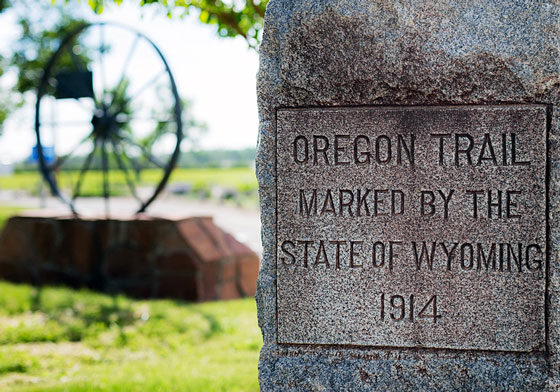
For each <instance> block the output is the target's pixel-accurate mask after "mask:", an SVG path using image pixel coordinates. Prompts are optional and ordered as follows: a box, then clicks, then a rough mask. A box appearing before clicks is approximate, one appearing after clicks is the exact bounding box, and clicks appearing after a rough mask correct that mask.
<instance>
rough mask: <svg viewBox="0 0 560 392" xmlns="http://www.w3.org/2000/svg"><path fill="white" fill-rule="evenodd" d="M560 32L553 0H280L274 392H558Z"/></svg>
mask: <svg viewBox="0 0 560 392" xmlns="http://www.w3.org/2000/svg"><path fill="white" fill-rule="evenodd" d="M559 28H560V4H558V3H557V2H552V1H542V2H530V1H515V2H494V1H489V0H482V1H477V2H474V1H459V2H454V3H448V2H436V1H423V2H420V1H407V2H400V1H375V2H372V1H347V0H326V1H318V0H304V1H297V2H296V1H290V0H271V1H270V3H269V5H268V9H267V13H266V18H265V33H264V39H263V43H262V46H261V49H260V56H261V57H260V70H259V75H258V98H259V111H260V133H259V147H258V158H257V174H258V179H259V183H260V196H261V212H262V222H263V232H262V236H263V245H264V255H263V260H262V265H261V269H260V272H259V278H258V290H257V303H258V310H259V323H260V326H261V329H262V332H263V337H264V346H263V348H262V351H261V355H260V361H259V378H260V384H261V388H262V390H264V391H342V390H344V391H349V390H352V391H368V390H371V391H416V390H422V391H490V390H491V391H506V390H515V391H535V390H548V391H555V390H559V377H560V374H559V371H560V368H559V365H560V362H559V350H560V335H559V332H560V325H559V319H558V317H559V313H558V311H559V309H560V308H559V306H558V292H559V289H560V279H559V278H558V274H559V272H560V269H559V267H560V265H559V261H560V260H559V248H558V245H559V238H558V237H559V235H560V222H559V220H558V208H559V205H558V201H559V200H558V191H559V189H558V181H557V178H558V175H559V173H560V171H559V169H558V167H559V163H560V162H559V157H560V156H559V149H558V148H559V145H558V135H559V130H560V128H559V127H560V116H559V115H558V107H557V105H558V104H559V103H560V44H559V43H558V37H560V31H559Z"/></svg>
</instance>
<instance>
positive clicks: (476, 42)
mask: <svg viewBox="0 0 560 392" xmlns="http://www.w3.org/2000/svg"><path fill="white" fill-rule="evenodd" d="M559 23H560V4H559V3H558V2H556V1H542V2H532V1H516V2H495V1H490V0H482V1H477V2H474V1H460V2H453V3H449V2H436V1H423V2H420V1H405V2H401V1H378V2H371V1H348V0H325V1H317V0H303V1H290V0H271V1H270V3H269V5H268V9H267V14H266V19H265V33H264V38H263V43H262V46H261V49H260V55H261V60H260V61H261V64H260V70H259V75H258V100H259V115H260V132H259V143H258V156H257V175H258V179H259V185H260V198H261V219H262V223H263V228H262V239H263V247H264V252H263V261H262V264H261V269H260V272H259V279H258V291H257V303H258V310H259V324H260V326H261V329H262V332H263V338H264V346H263V349H262V351H261V356H260V361H259V378H260V383H261V389H262V390H265V391H275V390H278V391H308V390H312V391H321V390H324V391H329V390H355V391H362V390H371V391H415V390H423V391H437V390H445V391H482V390H492V391H506V390H516V391H533V390H543V389H547V390H550V391H552V390H558V385H559V379H560V378H559V369H560V360H559V356H558V355H559V349H560V335H559V332H560V325H559V316H560V314H559V313H558V311H559V307H558V305H557V304H558V301H559V298H558V294H559V291H560V278H559V274H558V271H559V267H560V265H559V261H560V259H559V256H560V255H559V248H558V244H559V241H560V238H559V235H560V224H559V221H558V217H559V216H560V215H559V212H560V211H559V204H558V194H559V190H560V189H559V188H558V177H559V170H558V169H559V167H560V166H559V163H560V162H559V150H558V147H559V145H558V137H559V131H560V129H559V124H560V122H559V120H560V117H559V115H558V108H557V105H558V104H559V103H560V71H559V69H560V53H559V49H560V44H559V42H558V37H559V36H560V31H559V27H560V24H559ZM506 104H507V105H512V104H539V105H546V107H547V116H546V117H547V127H548V159H547V167H548V169H549V170H548V174H547V175H548V199H547V200H546V203H545V204H546V205H545V211H546V212H547V213H548V217H547V218H548V233H547V234H548V235H547V237H548V238H546V242H548V248H547V252H548V258H547V263H546V264H547V275H546V276H545V277H543V276H538V274H536V275H535V278H536V280H535V283H536V285H537V287H538V288H537V289H536V291H535V292H534V295H535V296H542V295H543V293H544V295H546V297H545V301H546V302H547V308H546V309H547V310H546V313H545V318H546V324H545V325H546V330H545V331H544V335H545V336H544V341H545V343H546V350H545V351H541V350H539V349H537V350H534V349H529V351H526V352H509V351H508V350H507V348H506V349H505V350H504V347H503V346H502V344H505V345H508V344H511V345H513V346H515V345H516V344H517V343H515V338H514V337H513V336H512V338H511V339H509V340H508V339H506V336H505V335H504V334H503V332H504V331H503V330H500V328H499V327H498V328H497V329H495V330H496V333H497V334H498V335H501V338H498V339H497V340H495V342H497V344H495V345H493V343H490V345H491V346H492V347H487V348H491V349H500V347H501V349H502V350H504V351H496V352H491V351H486V350H472V348H473V347H471V348H470V349H468V350H463V349H460V347H459V346H463V344H461V343H457V344H456V346H453V345H451V346H453V348H455V349H450V348H451V347H449V346H447V347H448V348H433V346H431V347H432V348H422V347H425V346H426V345H421V344H420V345H419V346H420V348H418V347H417V346H418V345H412V344H410V345H409V344H406V346H414V347H401V348H395V347H388V346H383V347H382V344H381V343H384V342H386V340H384V339H388V337H387V336H386V337H385V338H383V339H381V338H380V339H379V340H378V342H379V343H380V345H376V344H375V342H374V343H373V344H372V341H371V340H370V339H366V341H364V342H362V343H364V345H363V346H355V345H354V344H356V342H355V341H353V340H352V339H353V337H348V336H346V337H345V339H346V341H344V343H345V345H342V346H339V345H333V344H332V340H333V338H334V337H337V339H338V336H337V335H336V333H335V334H334V335H331V336H330V337H329V338H328V339H327V340H326V341H324V340H323V341H322V342H320V340H321V339H324V336H325V335H324V334H325V333H328V332H329V331H331V332H332V331H335V329H334V328H333V326H331V325H327V324H324V322H325V321H326V320H327V316H326V315H321V316H317V317H318V318H317V319H316V320H319V322H317V323H316V324H315V325H313V328H314V330H315V331H316V333H317V334H316V335H314V334H315V332H313V331H311V332H309V329H308V330H307V332H306V331H305V330H304V328H300V330H299V335H298V336H299V337H298V339H299V338H301V336H302V334H303V335H305V333H308V336H307V337H306V340H305V341H303V340H302V341H298V343H299V344H290V343H282V335H281V334H282V333H284V335H283V336H284V339H285V340H284V341H285V342H286V339H287V338H289V339H287V340H292V341H293V340H296V339H291V338H293V337H294V335H295V334H297V333H298V332H297V331H295V332H292V331H288V329H287V328H286V329H284V330H283V329H282V325H283V324H282V321H281V320H280V319H279V318H278V314H279V313H278V312H280V314H281V309H278V308H277V300H278V299H279V298H278V295H277V290H278V289H279V288H280V289H281V288H288V286H286V285H284V286H283V285H282V284H283V283H282V281H279V280H278V279H279V277H280V276H281V273H279V271H278V269H277V260H276V257H277V255H279V249H278V246H279V244H278V243H277V240H278V241H279V240H280V239H279V238H278V237H277V235H278V234H279V233H280V231H278V232H277V223H278V224H280V222H277V213H281V212H280V210H278V209H277V208H276V206H277V201H278V200H277V190H278V189H277V185H278V183H277V180H278V179H279V177H277V171H276V167H277V164H279V163H280V162H279V161H278V162H277V160H276V157H277V156H276V153H277V152H276V146H277V143H278V145H282V144H281V141H280V140H277V136H278V135H279V134H280V133H279V130H278V129H277V117H276V116H277V113H278V112H279V111H278V109H281V108H330V107H354V106H411V105H415V106H429V105H438V106H452V105H481V106H486V105H506ZM524 118H526V117H524ZM330 131H331V130H323V132H330ZM542 131H543V130H542V127H541V126H538V127H536V128H535V129H534V132H536V133H540V134H542ZM440 132H442V133H445V132H448V131H447V130H440ZM539 143H541V142H539ZM538 146H539V147H538V148H541V147H542V143H541V144H538ZM537 155H538V153H537ZM538 159H539V161H540V160H541V159H542V156H541V158H538ZM540 167H542V165H541V166H540ZM335 172H336V170H334V171H332V173H335ZM428 174H429V173H428ZM541 175H542V174H539V176H541ZM333 176H334V174H333ZM339 177H342V178H343V179H344V178H345V177H344V176H342V175H341V176H339ZM513 178H514V177H512V179H513ZM522 178H525V177H522ZM541 180H542V179H541ZM541 180H536V181H535V182H534V184H535V185H537V187H540V188H538V189H537V191H536V194H537V195H538V194H541V195H542V182H541ZM317 181H319V180H317ZM397 181H398V180H397ZM488 181H492V180H491V179H490V180H488ZM485 184H492V182H486V183H485ZM519 184H520V185H521V186H525V185H527V184H524V183H519ZM352 185H354V188H356V186H355V184H354V183H352ZM302 186H305V185H302ZM300 187H301V186H300ZM322 187H323V188H327V187H328V186H326V185H323V186H322ZM364 187H365V186H364ZM339 188H341V187H340V186H338V187H337V189H339ZM446 189H447V188H446ZM481 189H482V188H481ZM280 190H281V188H280ZM278 197H281V192H280V193H279V194H278ZM294 200H296V201H295V202H294ZM535 200H536V199H535ZM296 203H297V199H296V198H294V197H293V195H292V204H296ZM535 203H536V204H534V205H535V206H536V207H537V208H538V209H539V211H537V212H535V214H536V215H534V217H535V219H537V220H539V221H540V223H538V224H537V225H536V226H535V227H537V228H536V229H534V228H533V227H531V228H529V230H533V229H534V230H537V231H535V235H536V234H537V233H541V232H542V230H543V227H542V215H540V214H542V212H543V211H542V208H541V207H542V200H541V201H535ZM527 206H528V205H527ZM291 208H295V207H294V205H292V206H291ZM292 215H293V211H292ZM489 226H490V227H489V228H484V229H482V233H478V232H477V233H476V235H481V234H482V235H483V233H484V232H485V231H484V230H489V231H491V232H495V231H496V229H495V228H493V227H492V225H489ZM480 228H481V226H475V227H473V229H475V230H479V229H480ZM337 229H338V228H337V227H335V226H332V225H331V226H327V227H325V228H321V230H325V231H327V230H332V232H333V233H337V232H336V230H337ZM436 229H437V227H436ZM279 230H280V229H279ZM286 230H288V229H286ZM293 230H294V233H296V234H297V233H300V232H297V230H305V228H299V227H294V228H293ZM465 230H466V229H465ZM524 230H525V227H523V228H522V229H521V230H520V232H519V235H520V236H523V235H524V234H525V233H523V231H524ZM436 231H437V230H436ZM509 231H510V228H508V227H507V225H506V232H509ZM486 232H487V233H488V231H486ZM284 239H285V238H283V239H282V240H284ZM296 239H297V238H296ZM300 239H303V240H306V238H300ZM419 240H421V239H419ZM535 240H536V241H538V242H539V243H542V239H541V238H536V237H535ZM472 241H473V242H474V241H475V238H472ZM315 250H317V248H315ZM331 252H332V250H331ZM330 256H332V253H329V257H330ZM313 262H315V260H313ZM279 265H280V264H279ZM322 266H323V268H324V264H323V265H322ZM514 276H516V279H521V280H522V279H524V278H523V277H521V275H519V274H518V275H515V274H514ZM543 279H545V287H544V290H543V287H542V284H543ZM319 282H324V279H323V280H321V279H319ZM300 283H301V282H300ZM338 283H339V282H337V281H334V282H333V284H334V286H332V289H333V290H336V289H337V286H336V284H338ZM527 283H529V281H528V282H527ZM300 286H301V284H300ZM300 286H297V287H300ZM297 287H296V286H294V288H297ZM404 294H408V293H404ZM314 295H317V293H314ZM330 295H334V294H330ZM341 295H344V293H341ZM285 299H287V298H285ZM299 300H300V301H301V303H305V301H317V299H316V297H313V296H311V297H301V298H299ZM327 300H328V298H327ZM510 300H511V301H513V302H515V301H517V300H518V297H516V298H510ZM337 301H338V302H337ZM292 303H295V301H294V302H292ZM337 303H340V299H336V301H333V302H332V304H333V305H336V304H337ZM278 304H279V305H280V306H282V302H279V303H278ZM290 304H291V303H290ZM327 305H328V304H327ZM366 305H367V306H371V304H370V303H367V304H366ZM534 306H537V307H538V309H536V310H535V312H536V313H535V317H536V318H537V319H538V320H537V319H534V320H533V321H531V322H530V325H532V326H535V325H537V324H539V323H540V321H541V320H542V316H541V315H542V310H543V305H542V301H541V302H540V304H536V305H535V304H534ZM286 309H287V308H286ZM511 309H512V312H513V313H516V310H515V309H516V308H515V306H514V307H513V308H511ZM326 310H329V311H331V312H332V309H331V308H329V307H328V306H325V308H324V309H321V311H326ZM496 312H497V313H496V314H497V315H498V316H500V314H502V315H503V313H500V311H496ZM537 314H539V315H537ZM525 315H526V313H525ZM296 317H299V318H300V321H302V320H301V319H305V317H304V316H303V317H302V315H300V314H298V315H297V316H296ZM522 317H525V316H522ZM334 319H336V318H334ZM284 321H285V320H284ZM349 322H350V321H349ZM458 322H459V321H458ZM489 322H494V320H489ZM302 323H303V322H302ZM294 324H296V323H295V322H294ZM284 325H287V324H284ZM343 327H344V328H346V326H343ZM352 327H353V326H350V327H349V328H352ZM354 327H355V326H354ZM481 328H482V327H481ZM487 328H490V329H494V327H492V326H488V325H487ZM411 333H412V332H411ZM309 334H311V335H313V336H311V337H310V336H309ZM321 334H323V335H321ZM372 335H375V333H372ZM404 336H407V335H406V334H403V335H401V337H400V338H397V340H398V339H401V340H398V342H402V341H403V340H402V339H404ZM408 336H411V335H408ZM531 336H533V337H535V336H539V337H537V338H536V340H533V342H542V341H543V339H542V334H541V332H536V334H532V335H531ZM526 338H527V336H526V337H524V338H522V340H523V341H525V340H526ZM494 339H495V338H494ZM349 341H351V342H353V344H352V345H348V343H349ZM421 341H422V342H426V340H425V339H422V340H421ZM465 342H466V340H464V341H463V343H465ZM316 343H324V344H321V345H318V344H316ZM479 343H481V344H482V341H480V342H479ZM498 343H499V344H498ZM358 344H361V343H360V342H358ZM389 346H391V345H389ZM403 346H404V345H403ZM530 346H531V347H532V348H535V347H537V346H539V345H538V344H537V346H534V345H530ZM516 347H519V346H516ZM541 347H542V346H541ZM510 348H512V347H510ZM512 349H515V347H513V348H512ZM525 350H528V348H525Z"/></svg>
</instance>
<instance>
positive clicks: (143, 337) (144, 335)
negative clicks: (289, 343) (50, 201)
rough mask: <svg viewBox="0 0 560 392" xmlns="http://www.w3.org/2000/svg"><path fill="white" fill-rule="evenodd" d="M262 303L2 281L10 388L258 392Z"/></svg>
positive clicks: (0, 311) (6, 384) (0, 379)
mask: <svg viewBox="0 0 560 392" xmlns="http://www.w3.org/2000/svg"><path fill="white" fill-rule="evenodd" d="M261 345H262V340H261V336H260V332H259V329H258V327H257V321H256V306H255V302H254V300H253V299H252V298H248V299H243V300H236V301H227V302H212V303H203V304H189V303H183V302H180V301H171V300H151V301H147V300H133V299H130V298H127V297H124V296H116V297H113V296H108V295H104V294H99V293H94V292H91V291H86V290H80V291H75V290H70V289H66V288H56V287H45V288H41V289H38V288H34V287H31V286H28V285H16V284H11V283H6V282H1V281H0V390H1V391H11V392H16V391H123V392H124V391H258V382H257V359H258V353H259V349H260V347H261Z"/></svg>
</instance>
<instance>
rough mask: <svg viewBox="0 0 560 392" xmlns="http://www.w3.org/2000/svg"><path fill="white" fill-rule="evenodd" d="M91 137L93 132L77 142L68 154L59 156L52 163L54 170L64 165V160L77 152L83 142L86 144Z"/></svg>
mask: <svg viewBox="0 0 560 392" xmlns="http://www.w3.org/2000/svg"><path fill="white" fill-rule="evenodd" d="M90 137H91V133H88V135H87V136H86V137H85V138H83V139H82V140H80V142H79V143H77V144H76V145H75V146H74V147H73V148H72V149H71V150H70V152H69V153H68V154H65V155H63V156H61V157H59V158H57V160H56V161H55V162H54V164H53V165H52V170H58V169H59V168H60V167H61V166H62V165H64V162H66V160H67V159H68V158H69V157H70V156H71V155H72V154H74V153H75V152H76V150H77V149H78V148H80V147H81V145H82V144H84V143H85V142H86V141H88V140H89V138H90Z"/></svg>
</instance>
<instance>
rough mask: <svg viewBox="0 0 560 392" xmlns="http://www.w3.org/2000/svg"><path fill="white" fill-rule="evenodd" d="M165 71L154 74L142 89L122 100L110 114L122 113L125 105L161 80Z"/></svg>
mask: <svg viewBox="0 0 560 392" xmlns="http://www.w3.org/2000/svg"><path fill="white" fill-rule="evenodd" d="M166 72H167V71H166V70H165V69H164V70H162V71H160V72H159V73H158V74H156V75H155V76H154V77H153V78H152V79H150V80H149V81H148V82H146V83H145V84H143V85H142V87H140V88H139V89H137V90H136V91H135V92H134V94H131V95H130V98H128V99H125V100H123V102H122V103H121V104H120V105H119V106H118V107H117V108H116V109H114V110H112V111H111V112H112V114H117V115H118V113H120V112H122V111H123V110H124V108H125V106H126V105H128V104H129V103H130V102H131V101H132V100H133V99H135V98H138V97H139V96H140V95H142V93H143V92H144V91H146V90H147V89H148V88H149V87H150V86H151V85H152V84H154V83H155V82H157V80H158V79H159V78H161V76H162V75H164V74H165V73H166Z"/></svg>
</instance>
